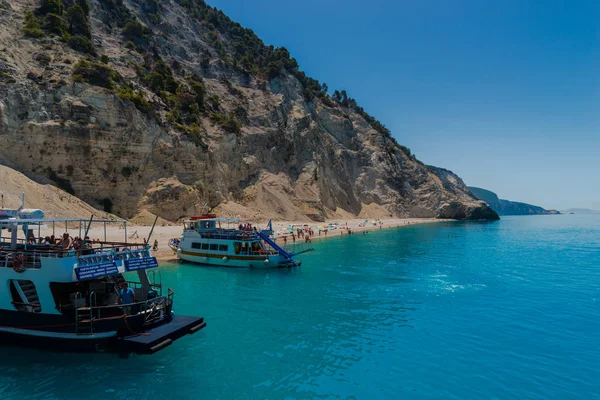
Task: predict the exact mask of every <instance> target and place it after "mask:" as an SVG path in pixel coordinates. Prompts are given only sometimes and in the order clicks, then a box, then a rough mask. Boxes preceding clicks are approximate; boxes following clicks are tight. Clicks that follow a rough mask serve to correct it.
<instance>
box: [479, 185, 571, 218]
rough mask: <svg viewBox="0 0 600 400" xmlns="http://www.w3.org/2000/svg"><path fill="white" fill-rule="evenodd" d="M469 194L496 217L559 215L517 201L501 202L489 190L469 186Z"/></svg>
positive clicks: (555, 211) (552, 211) (553, 211)
mask: <svg viewBox="0 0 600 400" xmlns="http://www.w3.org/2000/svg"><path fill="white" fill-rule="evenodd" d="M469 189H470V190H471V193H473V195H475V197H476V198H478V199H479V200H483V201H485V202H486V203H487V204H488V205H489V206H490V207H491V208H492V210H494V211H496V212H497V213H498V215H554V214H560V212H559V211H557V210H546V209H545V208H543V207H540V206H534V205H531V204H527V203H521V202H517V201H510V200H503V199H500V198H499V197H498V195H497V194H496V193H494V192H492V191H490V190H487V189H482V188H478V187H474V186H469Z"/></svg>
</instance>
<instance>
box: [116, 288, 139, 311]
mask: <svg viewBox="0 0 600 400" xmlns="http://www.w3.org/2000/svg"><path fill="white" fill-rule="evenodd" d="M119 301H120V303H121V304H123V305H124V307H123V312H124V313H125V314H127V315H131V305H130V304H133V303H135V292H134V291H133V289H132V288H130V287H129V285H128V284H127V282H123V283H122V284H121V290H120V291H119Z"/></svg>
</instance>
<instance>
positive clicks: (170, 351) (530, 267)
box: [0, 215, 600, 399]
mask: <svg viewBox="0 0 600 400" xmlns="http://www.w3.org/2000/svg"><path fill="white" fill-rule="evenodd" d="M313 247H315V249H316V251H315V252H312V253H307V254H305V255H303V256H302V257H301V259H302V261H303V265H302V266H301V267H300V268H296V269H283V270H242V269H239V270H237V269H226V268H214V267H199V266H194V265H185V264H165V265H163V268H162V277H163V283H164V284H165V285H167V286H169V287H172V288H173V289H174V290H175V311H176V312H177V313H178V314H188V315H201V316H204V317H205V318H206V321H207V323H208V326H207V327H206V328H205V329H204V330H202V331H200V332H198V333H196V334H195V335H191V336H187V337H185V338H183V339H181V340H178V341H176V342H175V343H174V344H173V345H172V346H170V347H169V348H167V349H165V350H163V351H160V352H159V353H157V354H155V355H153V356H131V357H129V358H128V359H120V358H118V356H116V355H114V354H62V353H53V352H42V351H35V350H29V349H18V348H7V347H4V348H0V398H2V399H42V398H48V399H52V398H61V399H63V398H94V399H125V398H136V399H137V398H141V399H143V398H152V399H158V398H174V399H177V398H207V399H217V398H221V399H236V398H260V399H266V398H273V399H281V398H329V397H331V398H359V399H365V398H367V399H373V398H415V399H417V398H419V399H420V398H427V399H439V398H446V399H447V398H455V399H487V398H496V399H514V398H520V399H549V398H551V399H566V398H569V399H576V398H580V399H590V398H594V397H595V396H599V395H600V216H594V215H559V216H533V217H504V218H503V219H502V220H501V221H498V222H493V223H475V222H472V223H467V222H464V223H463V222H449V223H436V224H426V225H420V226H409V227H402V228H394V229H384V230H381V231H372V232H370V233H368V234H367V235H363V234H355V235H352V236H350V237H342V238H339V237H337V238H328V239H325V240H322V241H319V242H315V243H314V246H313ZM596 398H598V397H596Z"/></svg>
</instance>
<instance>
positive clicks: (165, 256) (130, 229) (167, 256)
mask: <svg viewBox="0 0 600 400" xmlns="http://www.w3.org/2000/svg"><path fill="white" fill-rule="evenodd" d="M365 221H367V223H366V224H364V223H365ZM380 221H381V222H382V224H381V225H380V224H379V221H376V220H375V219H369V220H365V219H349V220H344V221H341V220H339V221H335V222H338V223H339V224H344V226H343V229H334V230H328V232H327V234H325V233H324V232H322V233H321V235H319V234H318V226H325V225H326V224H325V223H324V222H314V221H310V222H307V221H276V222H275V221H274V222H273V230H274V232H275V237H276V238H278V239H277V242H278V243H280V244H283V239H282V236H283V235H291V233H289V231H287V230H286V228H287V227H288V226H289V225H291V224H294V225H297V226H298V227H299V226H301V225H304V224H306V225H309V226H310V227H311V229H312V230H313V231H314V232H315V234H314V236H313V237H312V240H313V241H314V240H320V239H324V238H328V237H335V236H340V235H347V234H348V233H347V230H346V229H345V224H347V226H348V228H349V229H350V230H351V231H352V232H353V233H361V232H363V231H375V230H379V229H390V228H395V227H398V226H409V225H415V224H425V223H435V222H441V221H442V220H437V219H433V218H389V219H381V220H380ZM330 222H331V221H330ZM255 225H256V226H257V228H259V229H264V228H266V226H267V222H262V223H257V224H255ZM232 227H233V225H232ZM380 227H381V228H380ZM151 228H152V227H151V226H147V225H144V226H143V225H135V224H130V223H128V224H127V242H130V243H131V242H137V243H142V242H143V240H144V239H146V238H147V237H148V235H149V233H150V229H151ZM182 229H183V226H182V225H166V224H165V225H162V226H159V225H157V226H156V227H155V228H154V232H153V233H152V237H151V239H150V241H151V242H152V243H153V242H154V240H158V251H155V252H153V253H154V255H155V256H156V258H158V259H159V260H161V261H170V260H172V261H174V260H176V257H175V256H174V254H173V251H172V250H171V249H169V247H168V246H167V243H168V242H169V240H170V239H172V238H175V237H179V236H180V235H181V231H182ZM63 231H64V227H61V228H59V227H58V226H57V227H56V228H55V233H56V234H57V235H58V234H61V233H62V232H63ZM69 232H70V233H71V235H72V236H78V228H76V227H73V228H71V227H69ZM44 234H52V232H51V231H50V232H48V231H46V232H45V233H44ZM88 235H89V237H90V238H91V239H92V240H95V239H100V240H104V227H103V226H102V224H95V225H92V229H90V232H89V234H88ZM288 237H289V241H291V236H288ZM106 239H107V240H108V241H115V242H123V241H125V230H124V229H123V226H122V225H119V224H107V227H106ZM296 241H297V243H299V242H300V239H298V238H297V239H296Z"/></svg>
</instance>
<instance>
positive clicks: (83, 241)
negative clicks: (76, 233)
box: [80, 214, 94, 249]
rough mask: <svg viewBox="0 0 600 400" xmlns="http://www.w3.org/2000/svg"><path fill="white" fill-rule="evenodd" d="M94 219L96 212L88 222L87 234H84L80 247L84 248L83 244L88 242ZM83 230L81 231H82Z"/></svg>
mask: <svg viewBox="0 0 600 400" xmlns="http://www.w3.org/2000/svg"><path fill="white" fill-rule="evenodd" d="M93 219H94V214H92V215H91V216H90V222H88V225H87V227H86V228H85V235H83V240H82V241H81V247H80V249H83V245H84V244H85V242H87V237H88V233H89V231H90V227H91V226H92V220H93ZM80 232H81V231H80Z"/></svg>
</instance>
